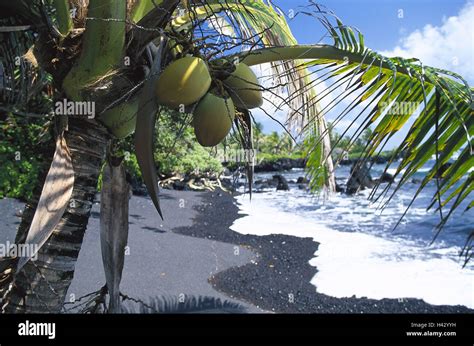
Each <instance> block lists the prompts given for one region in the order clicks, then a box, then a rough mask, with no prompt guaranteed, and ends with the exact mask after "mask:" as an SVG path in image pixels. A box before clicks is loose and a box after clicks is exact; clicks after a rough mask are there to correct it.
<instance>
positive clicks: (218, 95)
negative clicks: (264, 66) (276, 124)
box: [100, 56, 263, 147]
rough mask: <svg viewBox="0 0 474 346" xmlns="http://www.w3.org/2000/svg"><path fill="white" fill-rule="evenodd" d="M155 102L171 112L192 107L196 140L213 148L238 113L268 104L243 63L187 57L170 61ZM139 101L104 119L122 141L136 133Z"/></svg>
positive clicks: (124, 106) (222, 137)
mask: <svg viewBox="0 0 474 346" xmlns="http://www.w3.org/2000/svg"><path fill="white" fill-rule="evenodd" d="M155 91H156V102H157V103H158V104H160V105H164V106H167V107H169V108H171V109H179V110H182V107H183V106H184V107H188V106H191V105H195V107H192V108H193V109H194V112H193V122H192V124H193V127H194V133H195V135H196V139H197V141H198V142H199V143H200V144H201V145H202V146H205V147H212V146H215V145H217V144H219V143H220V142H222V140H223V139H224V138H225V137H226V136H227V134H228V133H229V132H230V130H231V128H232V122H233V121H234V118H235V114H236V109H252V108H256V107H260V106H261V105H262V103H263V97H262V91H261V88H260V85H259V84H258V79H257V76H256V75H255V73H253V71H252V69H251V68H250V67H249V66H247V65H245V64H244V63H239V62H235V63H234V62H231V61H228V60H224V59H219V60H214V61H211V62H210V63H207V62H206V61H205V60H203V59H201V58H199V57H195V56H186V57H183V58H180V59H178V60H175V61H173V62H172V63H170V64H169V65H168V66H167V67H166V68H165V69H164V70H163V71H162V73H161V75H160V76H159V78H158V80H157V81H156V85H155ZM137 111H138V99H136V98H135V99H133V100H131V101H129V102H126V103H122V104H120V105H119V106H117V107H115V108H113V109H111V110H109V111H107V112H105V113H104V114H102V115H101V117H100V120H101V121H102V122H103V123H104V124H105V125H106V126H107V128H108V129H109V131H110V132H111V133H112V134H113V135H114V136H115V137H118V138H124V137H126V136H128V135H130V134H131V133H133V132H134V130H135V124H136V114H137Z"/></svg>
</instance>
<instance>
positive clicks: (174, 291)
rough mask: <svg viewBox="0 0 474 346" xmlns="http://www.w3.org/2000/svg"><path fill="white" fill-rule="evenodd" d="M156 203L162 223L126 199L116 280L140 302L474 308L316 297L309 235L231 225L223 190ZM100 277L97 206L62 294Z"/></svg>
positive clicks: (4, 231) (86, 289)
mask: <svg viewBox="0 0 474 346" xmlns="http://www.w3.org/2000/svg"><path fill="white" fill-rule="evenodd" d="M161 203H162V210H163V214H164V217H165V220H164V221H162V220H161V219H160V218H159V216H158V214H157V213H156V211H155V209H154V207H153V205H152V202H151V200H150V199H149V198H147V197H137V196H133V197H132V199H131V200H130V232H129V247H130V248H129V250H130V254H129V255H128V256H126V259H125V268H124V275H123V281H122V285H121V290H122V292H123V293H125V294H127V295H128V296H131V297H134V298H137V299H140V300H143V301H148V300H149V299H150V298H152V297H156V296H161V297H175V298H176V297H178V296H179V295H184V296H186V297H203V296H206V297H214V298H218V299H221V300H230V301H231V302H235V303H240V304H242V305H243V306H244V308H245V309H246V310H245V311H246V312H250V313H261V312H277V313H278V312H286V313H357V314H358V313H472V312H473V311H472V310H470V309H468V308H466V307H463V306H434V305H430V304H427V303H425V302H423V301H422V300H418V299H403V300H402V301H400V300H397V299H382V300H374V299H365V298H362V299H359V298H343V299H339V298H334V297H330V296H327V295H324V294H319V293H317V292H316V288H315V287H314V286H313V285H312V284H310V281H311V279H312V278H313V276H314V275H315V273H316V272H317V268H315V267H313V266H311V265H310V264H309V260H310V259H311V258H312V257H314V254H315V253H316V254H317V249H318V244H317V243H316V242H314V241H313V240H312V239H310V238H306V239H302V238H297V237H292V236H285V235H269V236H252V235H242V234H239V233H236V232H234V231H231V230H230V229H229V226H230V225H231V224H232V223H233V222H234V220H235V219H236V218H238V217H242V215H239V214H238V207H237V206H236V205H235V202H234V198H233V197H232V196H231V195H229V194H227V193H225V192H190V191H172V190H163V191H162V197H161ZM21 209H22V204H21V203H19V202H17V201H15V200H11V199H4V200H0V212H1V213H2V215H4V217H3V218H2V220H1V221H0V230H1V232H0V241H1V242H5V241H7V240H10V241H12V239H13V237H14V235H15V230H14V228H15V224H16V222H18V220H19V219H18V217H17V216H16V214H17V213H18V211H19V210H21ZM295 227H298V225H295ZM104 281H105V280H104V273H103V269H102V262H101V254H100V241H99V204H98V203H97V204H95V205H94V208H93V212H92V216H91V219H90V220H89V225H88V230H87V233H86V236H85V239H84V243H83V247H82V250H81V253H80V255H79V259H78V262H77V265H76V272H75V276H74V280H73V283H72V285H71V287H70V289H69V292H68V297H69V298H71V297H75V298H76V299H77V298H79V297H80V296H82V295H84V294H87V293H90V292H92V291H95V290H98V289H99V288H100V287H102V286H103V285H104ZM347 284H348V285H350V284H351V283H350V282H348V283H347Z"/></svg>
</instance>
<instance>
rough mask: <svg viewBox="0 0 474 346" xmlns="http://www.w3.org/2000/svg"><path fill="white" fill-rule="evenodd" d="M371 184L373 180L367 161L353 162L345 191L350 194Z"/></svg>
mask: <svg viewBox="0 0 474 346" xmlns="http://www.w3.org/2000/svg"><path fill="white" fill-rule="evenodd" d="M373 185H374V182H373V180H372V176H371V175H370V168H369V166H368V164H367V162H360V161H359V162H356V163H354V165H353V166H352V168H351V175H350V177H349V180H347V186H346V193H347V194H350V195H352V194H354V193H357V192H358V191H360V190H364V189H366V188H371V187H373Z"/></svg>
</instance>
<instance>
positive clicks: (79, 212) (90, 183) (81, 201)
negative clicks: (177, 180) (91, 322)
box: [0, 118, 109, 313]
mask: <svg viewBox="0 0 474 346" xmlns="http://www.w3.org/2000/svg"><path fill="white" fill-rule="evenodd" d="M68 128H69V129H68V131H66V132H65V138H66V141H67V144H68V146H69V150H70V152H71V156H72V161H73V166H74V176H75V182H74V190H73V193H72V198H71V203H69V206H68V208H67V209H66V212H65V213H64V215H63V216H62V218H61V221H60V222H59V224H58V226H57V227H56V228H55V230H54V233H53V234H52V236H51V237H50V238H49V240H48V241H47V242H46V243H45V244H44V245H43V247H41V249H40V250H39V253H38V259H37V260H36V261H29V262H28V263H27V264H26V265H25V266H24V267H23V268H22V269H21V270H20V272H18V273H16V274H15V276H14V278H13V276H12V277H11V280H8V278H6V279H5V278H4V282H8V281H10V285H9V287H8V289H5V286H3V290H4V291H6V292H5V296H4V299H3V306H2V311H3V312H6V313H46V312H60V311H61V308H62V306H63V303H64V301H65V298H66V294H67V290H68V288H69V286H70V284H71V282H72V279H73V275H74V268H75V264H76V261H77V258H78V255H79V251H80V249H81V245H82V241H83V238H84V234H85V231H86V228H87V223H88V220H89V216H90V212H91V208H92V204H93V200H94V197H95V194H96V191H97V182H98V177H99V173H100V169H101V165H102V162H103V160H104V158H105V154H106V148H107V143H108V140H109V136H108V134H107V132H106V130H105V128H103V127H102V126H101V125H100V124H99V123H97V122H96V121H89V120H84V119H81V118H71V119H70V120H69V125H68ZM43 183H44V179H39V180H38V182H37V184H38V186H37V188H36V189H35V191H36V192H35V196H34V197H33V199H32V200H31V201H30V202H29V203H28V204H27V205H26V207H25V210H24V212H23V216H22V220H21V224H20V227H19V229H18V233H17V238H16V243H17V244H18V243H22V242H24V241H25V239H26V235H27V231H28V228H29V226H30V224H31V221H32V219H33V215H34V213H35V210H36V205H37V204H38V200H39V197H40V193H41V188H42V186H43ZM10 275H13V274H10ZM0 284H1V282H0ZM1 290H2V288H0V293H1Z"/></svg>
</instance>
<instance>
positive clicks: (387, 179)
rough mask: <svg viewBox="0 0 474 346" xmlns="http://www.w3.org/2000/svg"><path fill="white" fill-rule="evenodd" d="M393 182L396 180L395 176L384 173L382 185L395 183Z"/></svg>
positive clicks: (380, 179) (381, 180)
mask: <svg viewBox="0 0 474 346" xmlns="http://www.w3.org/2000/svg"><path fill="white" fill-rule="evenodd" d="M393 180H394V178H393V175H391V174H390V173H386V172H385V173H382V175H381V176H380V178H379V182H380V183H393Z"/></svg>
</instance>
